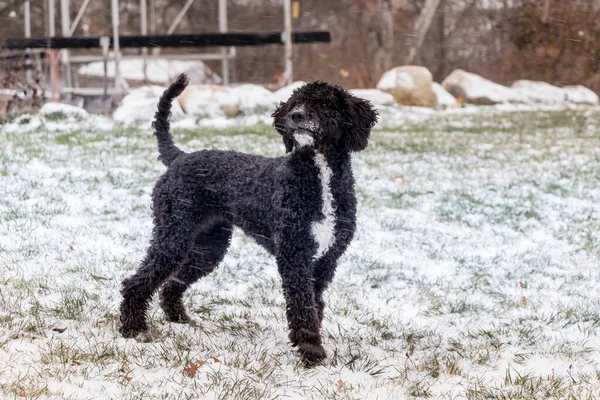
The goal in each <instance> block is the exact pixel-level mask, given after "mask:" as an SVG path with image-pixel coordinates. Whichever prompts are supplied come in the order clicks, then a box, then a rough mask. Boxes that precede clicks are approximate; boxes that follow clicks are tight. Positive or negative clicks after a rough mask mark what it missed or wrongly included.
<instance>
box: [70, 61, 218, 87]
mask: <svg viewBox="0 0 600 400" xmlns="http://www.w3.org/2000/svg"><path fill="white" fill-rule="evenodd" d="M119 65H120V71H121V78H122V79H125V80H126V81H137V82H148V83H153V84H157V85H168V84H169V83H171V82H172V81H174V80H175V78H177V76H178V75H179V74H182V73H186V74H188V77H189V78H190V83H192V84H200V83H210V84H218V83H221V78H220V77H219V76H218V75H216V74H215V73H214V72H212V71H211V70H210V68H208V67H207V66H206V64H204V63H203V62H202V61H185V60H167V59H162V58H160V59H154V58H148V59H146V60H142V59H138V60H122V61H121V62H120V64H119ZM77 72H78V73H79V74H80V75H87V76H94V77H104V62H102V61H97V62H93V63H90V64H87V65H84V66H82V67H80V68H79V69H78V70H77ZM115 72H116V68H115V62H114V61H109V62H108V63H107V76H108V77H109V78H114V77H115Z"/></svg>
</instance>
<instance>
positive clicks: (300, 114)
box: [291, 110, 306, 122]
mask: <svg viewBox="0 0 600 400" xmlns="http://www.w3.org/2000/svg"><path fill="white" fill-rule="evenodd" d="M291 117H292V121H294V122H300V121H302V120H304V118H306V114H305V113H304V111H302V110H295V111H292V115H291Z"/></svg>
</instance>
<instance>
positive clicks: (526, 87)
mask: <svg viewBox="0 0 600 400" xmlns="http://www.w3.org/2000/svg"><path fill="white" fill-rule="evenodd" d="M512 88H513V90H515V91H517V92H518V93H519V94H520V95H521V96H523V97H526V98H527V99H528V100H530V101H531V102H534V103H540V104H550V105H560V104H569V103H570V104H587V105H597V104H598V103H599V99H598V95H597V94H596V93H594V92H593V91H591V90H590V89H588V88H586V87H585V86H580V85H579V86H567V87H564V88H561V87H558V86H554V85H551V84H549V83H546V82H539V81H528V80H524V79H522V80H518V81H516V82H514V83H513V84H512Z"/></svg>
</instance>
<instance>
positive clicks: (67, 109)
mask: <svg viewBox="0 0 600 400" xmlns="http://www.w3.org/2000/svg"><path fill="white" fill-rule="evenodd" d="M54 113H62V114H64V115H66V116H69V115H72V116H75V117H78V118H86V117H87V116H88V115H89V114H88V112H87V111H85V110H84V109H83V108H80V107H77V106H73V105H70V104H64V103H46V104H44V105H43V106H42V108H40V112H39V114H40V116H43V117H45V116H47V115H49V114H54Z"/></svg>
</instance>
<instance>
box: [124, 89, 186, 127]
mask: <svg viewBox="0 0 600 400" xmlns="http://www.w3.org/2000/svg"><path fill="white" fill-rule="evenodd" d="M166 89H167V88H166V87H162V86H143V87H141V88H137V89H133V90H131V91H130V92H129V93H128V94H127V95H126V96H125V97H124V98H123V100H121V104H120V105H119V107H117V109H116V110H115V111H114V112H113V118H114V120H115V121H118V122H125V123H131V122H134V121H151V120H152V119H154V114H155V113H156V111H158V100H159V98H160V96H161V95H162V94H163V92H164V91H165V90H166ZM171 114H172V115H173V116H174V117H179V116H181V115H183V111H182V110H181V107H180V106H179V103H178V102H177V100H174V101H173V103H172V104H171Z"/></svg>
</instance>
